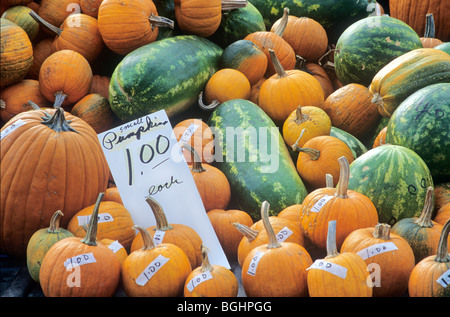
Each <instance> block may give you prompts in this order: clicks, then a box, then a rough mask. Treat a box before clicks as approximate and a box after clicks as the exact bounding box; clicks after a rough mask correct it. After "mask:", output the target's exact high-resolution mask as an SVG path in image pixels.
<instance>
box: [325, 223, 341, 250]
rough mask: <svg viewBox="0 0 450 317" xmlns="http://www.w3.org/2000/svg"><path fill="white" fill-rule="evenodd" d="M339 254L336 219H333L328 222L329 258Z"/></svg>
mask: <svg viewBox="0 0 450 317" xmlns="http://www.w3.org/2000/svg"><path fill="white" fill-rule="evenodd" d="M337 255H339V252H338V250H337V246H336V220H331V221H329V222H328V233H327V256H326V257H325V258H326V259H327V258H332V257H335V256H337Z"/></svg>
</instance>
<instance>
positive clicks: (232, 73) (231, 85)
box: [204, 68, 250, 104]
mask: <svg viewBox="0 0 450 317" xmlns="http://www.w3.org/2000/svg"><path fill="white" fill-rule="evenodd" d="M204 95H205V100H206V102H207V103H208V104H211V103H213V102H215V101H217V102H219V103H224V102H225V101H228V100H231V99H248V98H249V97H250V82H249V81H248V79H247V76H245V75H244V73H242V72H240V71H239V70H237V69H234V68H223V69H221V70H218V71H217V72H216V73H214V75H212V76H211V78H210V79H209V80H208V82H207V83H206V87H205V93H204Z"/></svg>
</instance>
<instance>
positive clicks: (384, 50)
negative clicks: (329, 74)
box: [334, 16, 423, 86]
mask: <svg viewBox="0 0 450 317" xmlns="http://www.w3.org/2000/svg"><path fill="white" fill-rule="evenodd" d="M422 47H423V45H422V42H421V41H420V37H419V35H418V34H417V33H416V32H415V31H414V30H413V29H412V28H411V27H410V26H409V25H408V24H406V23H405V22H403V21H401V20H398V19H395V18H392V17H389V16H370V17H367V18H364V19H361V20H359V21H357V22H355V23H353V24H352V25H351V26H349V27H348V28H347V29H346V30H345V31H344V32H343V33H342V34H341V36H340V37H339V40H338V41H337V44H336V51H335V55H334V61H335V71H336V76H337V77H338V79H339V81H340V82H341V83H342V84H344V85H347V84H350V83H357V84H361V85H363V86H368V85H369V84H370V83H371V82H372V79H373V77H374V76H375V74H376V73H377V72H378V71H379V70H380V69H381V68H383V67H384V66H385V65H386V64H388V63H389V62H390V61H392V60H393V59H395V58H396V57H398V56H400V55H403V54H404V53H406V52H409V51H411V50H413V49H417V48H422Z"/></svg>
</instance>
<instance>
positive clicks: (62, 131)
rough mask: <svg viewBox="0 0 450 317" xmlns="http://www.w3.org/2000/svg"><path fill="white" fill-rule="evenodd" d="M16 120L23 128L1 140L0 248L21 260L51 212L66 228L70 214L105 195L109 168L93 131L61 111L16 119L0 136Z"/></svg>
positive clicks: (20, 115)
mask: <svg viewBox="0 0 450 317" xmlns="http://www.w3.org/2000/svg"><path fill="white" fill-rule="evenodd" d="M43 118H44V119H43ZM19 119H20V120H23V121H24V122H25V123H26V124H24V125H22V126H20V127H18V128H16V129H15V130H14V131H12V132H11V133H10V134H8V135H7V136H5V137H4V138H3V139H2V140H1V149H2V151H1V161H2V164H1V186H0V187H1V196H0V197H1V208H0V210H1V219H2V228H1V234H2V235H1V237H0V248H1V249H2V250H5V252H7V253H10V254H16V255H17V256H23V255H24V254H25V250H26V245H27V243H28V240H29V238H30V237H31V235H32V234H33V233H34V232H35V231H36V230H38V229H40V228H45V227H46V226H48V223H49V221H50V219H51V217H52V215H53V213H54V212H55V210H61V211H62V212H63V213H64V215H65V217H64V218H63V219H61V227H63V228H66V226H67V224H68V222H69V220H70V219H71V218H72V216H73V215H74V214H75V213H77V212H78V211H80V210H81V209H82V208H84V207H86V206H89V205H91V204H93V203H95V199H96V197H97V195H98V193H99V192H101V191H105V190H106V187H107V184H108V178H109V167H108V164H107V162H106V159H105V157H104V154H103V151H102V149H101V147H100V143H99V141H98V138H97V134H96V133H95V131H94V130H93V129H92V128H91V127H90V126H89V125H88V124H86V122H84V121H83V120H81V119H79V118H77V117H75V116H72V115H70V114H69V113H67V112H64V111H63V110H62V108H58V109H56V110H54V109H48V110H45V111H44V110H31V111H26V112H23V113H20V114H18V115H16V116H15V117H14V118H12V119H11V120H10V121H8V122H7V123H6V124H5V125H4V126H3V128H2V131H3V130H4V129H6V128H7V127H8V126H10V125H11V124H13V123H17V121H18V120H19ZM42 121H44V122H45V124H43V123H42ZM51 121H54V124H53V126H52V124H51ZM59 121H61V123H59ZM67 121H70V124H69V123H67ZM47 125H49V126H47ZM70 129H74V130H76V131H77V132H74V131H71V130H70ZM24 140H29V141H28V142H24ZM81 149H82V150H81ZM36 153H40V155H37V154H36ZM17 157H21V159H20V160H18V159H17ZM25 162H26V164H25ZM80 171H83V172H80ZM86 175H89V176H88V177H86ZM18 180H20V181H18ZM24 186H25V187H24ZM25 211H26V212H25ZM13 224H23V227H22V226H21V225H13ZM25 224H26V226H25Z"/></svg>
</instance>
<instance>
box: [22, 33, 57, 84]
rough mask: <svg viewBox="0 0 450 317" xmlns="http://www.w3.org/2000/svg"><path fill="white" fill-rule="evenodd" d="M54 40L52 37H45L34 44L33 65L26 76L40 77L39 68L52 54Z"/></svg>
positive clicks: (31, 77)
mask: <svg viewBox="0 0 450 317" xmlns="http://www.w3.org/2000/svg"><path fill="white" fill-rule="evenodd" d="M52 45H53V40H52V39H50V38H44V39H42V40H40V41H39V42H37V43H35V44H34V46H33V65H31V68H30V70H29V71H28V73H27V75H26V78H30V79H36V80H38V79H39V70H40V69H41V65H42V63H43V62H44V61H45V60H46V59H47V57H49V56H50V55H52Z"/></svg>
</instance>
